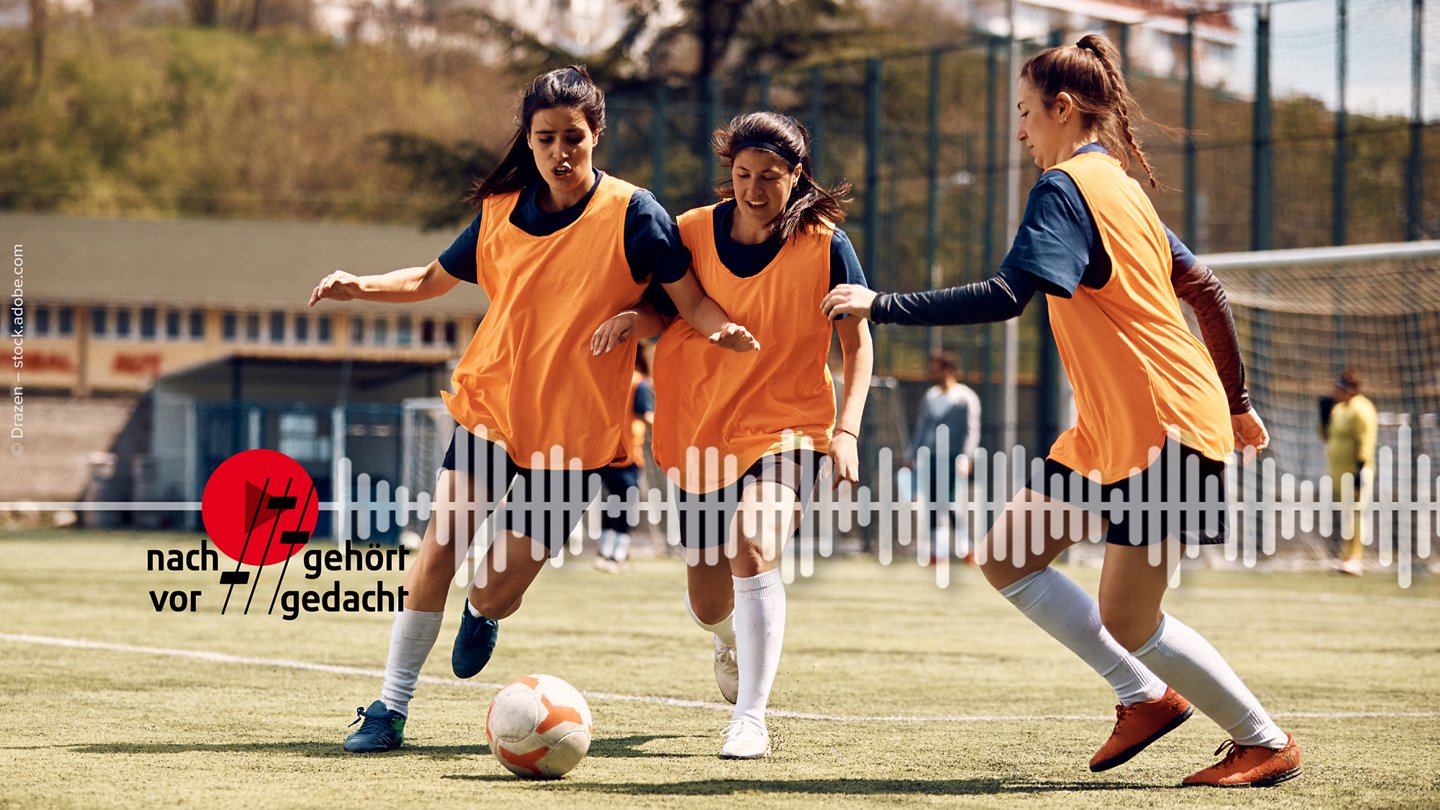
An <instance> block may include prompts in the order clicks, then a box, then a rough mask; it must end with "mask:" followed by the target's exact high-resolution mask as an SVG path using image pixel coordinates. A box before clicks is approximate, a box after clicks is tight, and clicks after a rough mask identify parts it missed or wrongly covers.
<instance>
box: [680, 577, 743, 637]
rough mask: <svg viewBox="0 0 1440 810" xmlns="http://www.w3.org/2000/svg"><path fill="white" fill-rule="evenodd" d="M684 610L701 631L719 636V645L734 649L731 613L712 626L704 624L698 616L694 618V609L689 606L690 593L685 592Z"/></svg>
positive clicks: (733, 627) (733, 615) (733, 628)
mask: <svg viewBox="0 0 1440 810" xmlns="http://www.w3.org/2000/svg"><path fill="white" fill-rule="evenodd" d="M685 610H686V611H687V612H689V614H690V618H691V619H692V620H693V621H694V622H695V623H696V624H698V625H700V628H701V629H703V630H706V631H708V632H711V633H714V634H715V635H717V636H719V637H720V643H721V644H724V645H725V646H726V647H734V646H735V614H734V613H731V614H730V615H729V616H726V617H725V618H723V619H721V620H720V621H718V622H716V623H714V624H706V623H705V622H703V621H701V620H700V617H699V616H696V615H695V608H693V607H691V606H690V592H689V591H686V592H685Z"/></svg>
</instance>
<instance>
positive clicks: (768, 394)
mask: <svg viewBox="0 0 1440 810" xmlns="http://www.w3.org/2000/svg"><path fill="white" fill-rule="evenodd" d="M715 208H716V206H714V205H712V206H709V207H706V208H697V209H695V210H692V211H687V212H685V213H684V214H682V215H680V217H679V220H678V222H679V225H680V238H681V240H683V241H684V242H685V246H686V247H688V248H690V253H691V255H692V256H693V257H694V264H693V265H692V267H693V268H694V271H695V275H696V277H697V278H698V279H699V281H700V286H701V287H703V288H704V289H705V292H706V294H707V295H709V296H710V298H712V299H713V300H714V301H715V303H717V304H719V305H720V308H721V309H723V310H724V311H725V313H726V314H727V315H729V316H730V320H732V321H734V322H735V323H738V324H740V325H742V326H744V327H745V328H746V329H749V330H750V333H751V334H753V335H754V336H755V339H756V340H758V341H760V350H759V351H753V352H744V353H739V352H732V351H730V350H728V349H721V348H718V347H715V346H711V345H710V342H709V340H708V339H707V338H706V336H705V335H702V334H700V333H699V332H697V331H695V329H694V328H693V327H691V326H690V324H688V323H686V322H685V321H684V320H683V319H676V320H675V321H674V322H673V323H671V324H670V326H669V327H668V328H667V329H666V330H665V332H664V334H662V335H661V337H660V344H659V345H658V346H657V347H656V349H655V377H654V379H655V426H654V430H653V433H652V449H653V450H654V452H655V461H656V463H657V464H659V465H660V467H661V469H664V470H665V471H666V474H667V475H669V476H670V477H671V480H673V481H675V482H676V483H677V484H678V485H679V486H680V487H681V488H682V489H684V490H685V491H687V492H692V493H697V494H698V493H705V492H710V491H712V490H715V489H719V488H720V487H723V486H726V485H728V484H732V483H734V482H735V481H737V480H739V478H740V475H741V474H742V473H744V472H745V470H746V469H747V468H748V467H749V466H750V465H752V464H754V463H755V462H756V461H758V460H759V459H760V458H762V457H764V456H767V455H771V454H774V453H783V452H786V451H788V450H795V449H806V448H808V449H813V450H816V451H818V452H821V453H824V452H827V451H828V450H829V449H830V429H831V426H832V425H834V423H835V391H834V386H833V384H832V382H831V379H830V368H829V366H828V365H827V364H826V360H827V359H828V357H829V355H830V332H831V324H830V321H829V320H828V319H826V318H825V316H824V315H822V314H820V299H822V298H823V297H824V296H825V293H826V292H827V291H828V290H829V289H830V236H831V233H832V229H831V228H828V227H826V228H823V229H821V230H819V231H816V232H801V233H797V234H796V235H795V236H794V237H792V238H791V239H789V240H788V241H786V243H785V244H784V246H782V247H781V248H780V252H779V253H778V254H777V255H776V256H775V259H774V260H773V261H771V262H770V264H769V265H767V266H766V267H765V269H763V270H761V271H760V273H758V274H757V275H754V276H751V277H749V278H740V277H738V276H736V275H735V274H734V273H732V272H730V270H729V269H728V268H727V267H725V265H724V264H723V263H721V261H720V256H719V253H718V251H717V250H716V246H715V223H714V216H715ZM692 448H693V449H692ZM707 453H713V454H714V457H715V461H714V462H713V463H711V462H707V460H706V455H707ZM732 455H733V457H734V458H733V460H732V461H730V462H728V463H727V462H726V460H725V459H726V456H732Z"/></svg>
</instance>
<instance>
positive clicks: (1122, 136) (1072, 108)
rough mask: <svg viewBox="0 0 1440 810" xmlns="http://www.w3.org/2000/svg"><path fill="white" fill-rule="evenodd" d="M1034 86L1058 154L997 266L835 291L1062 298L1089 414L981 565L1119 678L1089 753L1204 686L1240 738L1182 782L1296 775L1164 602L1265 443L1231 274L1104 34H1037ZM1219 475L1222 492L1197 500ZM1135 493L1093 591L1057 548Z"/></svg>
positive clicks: (1243, 695) (1241, 690)
mask: <svg viewBox="0 0 1440 810" xmlns="http://www.w3.org/2000/svg"><path fill="white" fill-rule="evenodd" d="M1019 91H1020V95H1019V98H1020V103H1019V105H1018V106H1019V111H1020V131H1019V138H1020V140H1021V142H1022V143H1024V144H1025V146H1026V148H1027V149H1028V150H1029V151H1030V154H1031V155H1032V157H1033V158H1034V160H1035V163H1036V165H1038V166H1039V167H1040V168H1042V169H1044V170H1046V171H1045V172H1044V174H1042V175H1041V177H1040V180H1039V181H1038V182H1037V183H1036V184H1035V187H1034V188H1033V189H1032V190H1031V192H1030V198H1029V201H1028V204H1027V206H1026V211H1025V218H1024V221H1023V222H1022V223H1021V225H1020V231H1019V233H1017V234H1016V237H1015V241H1014V244H1013V245H1012V246H1011V249H1010V253H1009V254H1008V255H1007V256H1006V258H1005V261H1004V263H1003V264H1002V266H1001V270H1000V272H999V274H997V275H996V276H994V277H993V278H991V279H989V280H987V281H984V282H980V283H977V284H970V285H966V286H962V287H955V288H951V289H947V290H940V291H936V292H927V293H914V294H889V295H880V296H878V297H877V296H876V294H875V293H873V292H871V291H869V290H866V289H863V288H858V287H840V288H837V289H836V290H834V291H832V292H831V293H830V294H829V295H828V296H826V297H825V298H824V299H823V302H822V305H821V309H822V311H823V312H825V313H826V314H829V315H832V316H834V315H839V314H852V315H861V316H865V317H871V318H873V319H874V320H875V321H876V322H877V323H899V324H926V325H937V324H967V323H983V322H989V321H1001V320H1006V319H1008V318H1013V317H1016V316H1017V315H1019V314H1020V312H1021V311H1022V310H1023V309H1024V307H1025V304H1026V303H1027V302H1028V301H1029V300H1030V298H1031V297H1032V296H1033V295H1034V294H1035V293H1036V292H1037V291H1038V292H1043V293H1045V294H1047V295H1049V296H1050V298H1049V299H1048V303H1049V307H1050V323H1051V326H1052V327H1053V329H1054V332H1055V341H1056V343H1057V344H1058V346H1059V349H1060V356H1061V359H1062V360H1063V361H1064V365H1065V371H1066V373H1067V374H1068V375H1069V378H1070V381H1071V383H1072V384H1073V386H1074V389H1075V402H1076V406H1077V410H1078V418H1077V420H1076V424H1075V426H1074V427H1073V428H1071V429H1070V430H1067V431H1066V432H1065V433H1063V434H1062V435H1061V436H1060V438H1059V439H1058V440H1056V442H1055V444H1054V446H1053V447H1051V448H1050V454H1049V457H1048V458H1047V459H1046V461H1045V470H1044V474H1043V475H1042V476H1041V478H1040V479H1039V480H1032V481H1031V482H1030V483H1029V485H1028V486H1027V487H1026V488H1024V489H1021V490H1020V492H1019V493H1017V494H1016V495H1015V497H1014V498H1013V499H1012V500H1011V501H1010V503H1009V504H1008V505H1007V506H1006V509H1005V512H1004V514H1002V515H1001V517H1000V519H999V520H998V521H997V523H996V525H995V526H994V527H993V528H992V529H991V532H990V535H989V537H987V538H986V545H985V547H984V548H982V549H981V552H982V555H983V558H982V563H981V564H982V568H983V570H984V572H985V576H986V578H987V579H988V580H989V582H990V584H991V585H993V586H994V587H995V588H996V589H998V590H999V591H1000V593H1001V594H1002V595H1004V596H1005V597H1006V598H1007V599H1009V600H1010V601H1011V602H1013V603H1014V604H1015V605H1016V606H1017V607H1018V608H1020V610H1021V612H1023V613H1024V614H1025V615H1026V617H1028V618H1029V619H1030V620H1032V621H1034V622H1035V623H1036V624H1038V625H1039V626H1040V628H1041V629H1043V630H1044V631H1045V632H1047V633H1049V634H1050V635H1051V636H1053V637H1054V638H1055V639H1056V640H1057V641H1059V642H1060V643H1061V644H1064V645H1065V646H1066V647H1068V648H1069V649H1070V650H1072V651H1073V652H1075V653H1076V654H1077V655H1079V656H1080V657H1081V659H1083V660H1084V661H1085V662H1086V663H1087V664H1089V665H1090V666H1091V667H1093V668H1094V669H1095V671H1096V672H1098V673H1100V675H1101V676H1103V677H1104V678H1105V679H1106V680H1107V681H1109V683H1110V685H1111V686H1112V687H1114V689H1115V692H1116V695H1117V696H1118V697H1119V706H1118V707H1117V709H1116V715H1117V719H1116V723H1115V728H1114V730H1113V732H1112V734H1111V737H1110V739H1109V740H1108V741H1107V742H1106V743H1105V744H1104V745H1103V746H1102V747H1101V749H1100V750H1099V752H1097V753H1096V755H1095V757H1094V758H1093V759H1092V760H1091V762H1090V767H1091V769H1092V770H1095V771H1102V770H1106V769H1108V768H1113V767H1115V766H1116V765H1119V764H1121V763H1123V762H1125V761H1127V760H1129V759H1130V758H1131V757H1133V756H1135V755H1136V754H1137V753H1139V752H1140V751H1141V750H1143V749H1144V748H1145V747H1146V746H1148V745H1149V744H1151V743H1152V742H1154V741H1155V740H1157V739H1159V738H1160V737H1161V736H1163V735H1164V734H1166V733H1168V732H1169V731H1170V730H1171V729H1174V728H1175V727H1176V726H1178V725H1180V723H1182V722H1184V721H1185V720H1186V719H1187V718H1188V717H1189V716H1190V714H1191V713H1192V711H1193V709H1192V708H1191V704H1192V703H1193V704H1194V706H1196V707H1199V709H1200V710H1201V711H1203V712H1205V713H1206V714H1207V715H1209V716H1210V717H1211V719H1213V720H1215V721H1216V722H1217V723H1218V724H1219V725H1220V726H1221V727H1222V728H1224V729H1225V731H1226V732H1227V733H1228V734H1229V736H1230V739H1229V740H1227V741H1226V743H1225V744H1224V745H1222V746H1221V749H1222V750H1223V749H1226V748H1228V749H1229V750H1228V751H1227V752H1226V755H1225V757H1224V758H1223V759H1222V760H1221V761H1220V762H1219V763H1217V764H1215V765H1213V766H1211V767H1209V768H1206V769H1204V770H1202V771H1200V772H1198V773H1195V774H1193V775H1191V776H1189V777H1186V778H1185V780H1184V782H1183V784H1185V785H1217V786H1263V785H1273V784H1276V783H1278V782H1283V781H1285V780H1287V779H1290V778H1292V777H1294V776H1295V775H1297V774H1298V773H1299V772H1300V749H1299V746H1298V745H1296V743H1295V740H1294V738H1293V737H1291V736H1290V735H1288V734H1286V733H1285V732H1284V731H1282V730H1281V729H1280V727H1279V726H1277V725H1276V724H1275V722H1274V721H1273V720H1272V719H1271V718H1270V715H1268V714H1267V713H1266V712H1265V709H1264V708H1262V707H1261V705H1260V702H1259V701H1258V700H1257V699H1256V698H1255V696H1254V695H1253V694H1251V692H1250V690H1249V689H1247V688H1246V687H1245V684H1244V683H1242V682H1241V681H1240V678H1239V676H1238V675H1236V674H1235V671H1234V670H1232V669H1231V668H1230V665H1229V664H1227V663H1226V662H1225V659H1224V658H1222V657H1221V656H1220V653H1219V652H1217V651H1216V650H1215V648H1214V647H1212V646H1211V645H1210V643H1209V642H1208V641H1206V640H1205V639H1204V638H1202V637H1201V636H1200V635H1199V634H1198V633H1196V632H1195V631H1194V630H1192V629H1190V628H1189V627H1187V626H1185V625H1184V624H1182V623H1181V622H1180V621H1179V620H1178V619H1176V618H1175V617H1174V616H1171V615H1168V614H1165V613H1162V612H1161V609H1160V602H1161V599H1162V598H1163V597H1164V595H1165V589H1166V586H1167V583H1168V582H1169V578H1170V574H1171V573H1172V572H1173V571H1174V569H1175V567H1176V566H1177V565H1179V562H1180V557H1181V555H1182V553H1183V552H1182V550H1181V548H1180V546H1179V543H1181V542H1184V543H1220V542H1223V541H1224V539H1225V533H1226V527H1225V524H1224V511H1223V505H1224V500H1225V495H1224V492H1225V490H1224V486H1225V476H1224V461H1225V459H1226V458H1227V457H1228V456H1229V455H1230V454H1231V452H1233V449H1234V442H1235V440H1238V441H1239V442H1240V443H1241V445H1242V446H1244V447H1245V448H1247V453H1253V452H1254V451H1258V450H1260V449H1263V448H1264V447H1265V445H1266V444H1267V443H1268V442H1269V437H1268V436H1267V435H1266V433H1265V428H1264V425H1263V424H1262V423H1261V421H1260V418H1259V417H1258V416H1257V415H1256V414H1255V412H1254V410H1252V409H1251V407H1250V402H1249V398H1248V396H1247V394H1246V391H1245V378H1244V367H1243V365H1242V364H1241V361H1240V353H1239V346H1238V342H1237V340H1236V337H1235V331H1234V325H1233V323H1232V322H1231V320H1230V310H1229V305H1228V303H1227V302H1226V299H1225V295H1224V291H1223V290H1222V289H1221V287H1220V284H1219V282H1218V281H1217V280H1216V279H1215V277H1214V276H1213V275H1212V274H1211V273H1210V271H1209V269H1208V268H1205V267H1201V266H1198V265H1197V264H1196V263H1195V260H1194V257H1193V256H1191V255H1190V252H1189V250H1188V249H1186V248H1185V247H1184V246H1183V245H1181V244H1180V243H1179V242H1178V240H1175V239H1174V236H1173V234H1170V233H1169V231H1168V230H1167V229H1166V228H1165V227H1164V226H1163V225H1162V224H1161V222H1160V219H1159V217H1157V216H1156V214H1155V209H1154V207H1153V206H1152V205H1151V204H1150V201H1149V199H1148V198H1147V197H1146V196H1145V194H1144V192H1143V191H1142V190H1141V188H1140V184H1139V183H1137V182H1136V181H1135V180H1133V179H1131V178H1130V177H1129V176H1128V175H1127V174H1126V169H1127V168H1128V166H1129V156H1130V154H1133V155H1134V157H1135V158H1136V159H1137V160H1138V161H1139V163H1140V165H1141V167H1142V168H1143V169H1144V170H1145V173H1146V175H1147V176H1148V177H1149V178H1150V182H1151V184H1152V185H1155V178H1154V175H1153V174H1152V173H1151V171H1150V166H1149V163H1148V162H1147V161H1146V159H1145V155H1144V153H1143V152H1142V151H1141V150H1140V147H1139V145H1138V144H1137V143H1136V142H1135V139H1134V137H1133V135H1132V134H1131V131H1130V116H1131V115H1132V114H1134V112H1135V111H1136V107H1135V103H1134V100H1133V99H1132V98H1131V96H1130V93H1129V90H1128V89H1127V88H1126V85H1125V80H1124V78H1123V74H1122V73H1121V69H1120V59H1119V54H1118V53H1117V52H1116V50H1115V47H1114V45H1113V44H1111V43H1110V41H1109V40H1107V39H1105V38H1104V37H1102V36H1096V35H1090V36H1086V37H1084V38H1083V39H1081V40H1080V41H1079V43H1077V44H1075V45H1069V46H1064V47H1059V48H1051V49H1049V50H1046V51H1042V52H1041V53H1039V54H1038V55H1036V56H1035V57H1033V58H1032V59H1030V60H1029V61H1028V62H1026V63H1025V65H1024V66H1023V67H1022V68H1021V71H1020V78H1019ZM1181 299H1183V300H1185V301H1186V302H1187V303H1189V304H1190V305H1191V306H1192V307H1193V308H1194V309H1195V312H1196V314H1197V316H1198V319H1199V321H1200V324H1201V331H1202V333H1203V335H1204V337H1205V342H1204V344H1202V343H1201V342H1200V341H1198V340H1196V339H1195V338H1194V337H1192V336H1191V334H1190V332H1189V330H1188V329H1187V328H1186V326H1185V320H1184V317H1183V316H1182V315H1181V312H1180V304H1179V301H1180V300H1181ZM1207 346H1208V353H1207ZM1207 492H1208V493H1216V494H1218V497H1216V495H1208V496H1206V497H1204V498H1203V499H1202V493H1207ZM1127 493H1128V494H1129V495H1130V496H1131V499H1132V504H1135V502H1136V496H1138V500H1139V501H1143V502H1144V503H1140V504H1135V505H1132V507H1131V508H1130V509H1128V510H1127V511H1126V512H1125V513H1123V514H1118V515H1117V514H1116V513H1114V512H1113V511H1105V512H1103V513H1102V514H1104V515H1106V516H1108V517H1109V520H1108V521H1106V522H1105V530H1106V535H1105V539H1106V542H1107V545H1106V547H1105V563H1104V568H1103V572H1102V574H1101V578H1100V598H1099V603H1098V605H1097V604H1096V601H1095V600H1093V599H1091V598H1090V596H1089V595H1088V594H1086V593H1085V591H1083V590H1082V589H1081V588H1080V587H1079V586H1078V585H1076V584H1075V583H1074V582H1073V581H1071V580H1069V579H1067V578H1066V577H1065V576H1064V575H1062V574H1060V572H1058V571H1056V570H1055V569H1054V568H1052V567H1051V566H1050V563H1051V561H1052V560H1054V559H1055V557H1056V556H1057V555H1059V554H1060V552H1062V551H1064V550H1065V549H1066V548H1067V547H1069V546H1070V545H1071V544H1072V543H1075V542H1078V541H1079V540H1082V539H1084V537H1085V526H1086V524H1087V521H1086V520H1085V519H1084V518H1085V514H1086V513H1085V512H1084V511H1083V510H1082V509H1081V508H1080V507H1081V506H1082V505H1083V506H1084V507H1086V508H1089V509H1091V510H1095V511H1099V510H1100V509H1101V504H1103V503H1105V502H1108V501H1109V500H1110V497H1111V495H1112V494H1113V495H1117V496H1121V495H1125V494H1127ZM1177 494H1178V495H1180V496H1182V497H1183V498H1184V499H1185V503H1186V504H1187V507H1188V505H1189V504H1193V503H1195V502H1197V501H1202V500H1203V501H1204V503H1203V504H1202V508H1201V509H1200V510H1199V512H1200V513H1199V514H1196V513H1194V507H1188V508H1187V509H1186V511H1185V514H1179V515H1176V514H1174V512H1175V511H1176V510H1175V508H1174V507H1173V506H1171V507H1170V508H1168V509H1166V508H1161V507H1160V506H1151V505H1150V504H1151V503H1152V502H1153V501H1155V500H1157V499H1160V498H1161V497H1162V496H1166V499H1167V500H1170V501H1171V503H1172V504H1173V503H1174V502H1175V500H1174V497H1173V496H1175V495H1177ZM1137 507H1138V508H1137ZM1177 541H1178V542H1177ZM1167 684H1168V686H1167ZM1182 695H1183V697H1182ZM1216 753H1217V754H1219V753H1220V751H1218V750H1217V751H1216Z"/></svg>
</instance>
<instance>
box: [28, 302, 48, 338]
mask: <svg viewBox="0 0 1440 810" xmlns="http://www.w3.org/2000/svg"><path fill="white" fill-rule="evenodd" d="M34 317H35V323H34V324H32V325H31V326H32V328H31V330H30V333H31V334H33V335H37V336H43V335H47V334H49V333H50V307H42V306H37V307H35V312H34Z"/></svg>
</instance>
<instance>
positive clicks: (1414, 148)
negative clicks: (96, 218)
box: [1405, 0, 1425, 241]
mask: <svg viewBox="0 0 1440 810" xmlns="http://www.w3.org/2000/svg"><path fill="white" fill-rule="evenodd" d="M1424 19H1425V0H1414V2H1413V4H1412V5H1411V28H1410V159H1409V164H1410V165H1409V167H1408V169H1409V171H1407V172H1405V239H1406V241H1414V240H1416V239H1419V238H1421V236H1422V234H1423V231H1424V229H1423V228H1422V227H1421V226H1422V221H1421V218H1422V217H1423V216H1424V211H1423V210H1422V207H1421V205H1420V200H1421V194H1422V193H1423V192H1424V189H1425V177H1424V172H1425V147H1424V135H1425V120H1424V108H1423V106H1422V103H1421V96H1420V87H1421V79H1422V76H1423V75H1424V70H1425V60H1424V56H1425V46H1424V42H1423V40H1421V38H1420V35H1421V28H1422V27H1423V22H1424Z"/></svg>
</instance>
